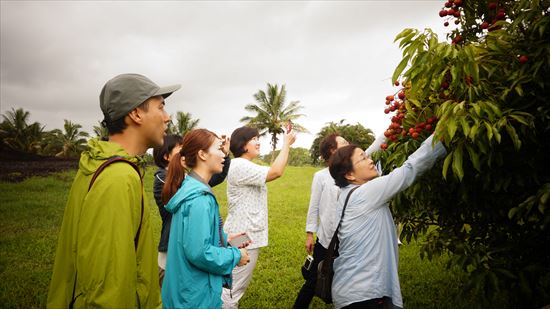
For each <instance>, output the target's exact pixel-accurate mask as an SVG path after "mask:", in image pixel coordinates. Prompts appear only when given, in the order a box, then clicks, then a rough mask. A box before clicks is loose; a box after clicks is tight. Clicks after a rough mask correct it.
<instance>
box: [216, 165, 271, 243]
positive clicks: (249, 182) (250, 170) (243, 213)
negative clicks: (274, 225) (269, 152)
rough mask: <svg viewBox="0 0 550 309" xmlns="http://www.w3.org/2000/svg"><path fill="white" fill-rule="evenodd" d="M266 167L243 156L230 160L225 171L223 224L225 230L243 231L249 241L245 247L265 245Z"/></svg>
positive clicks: (266, 237) (227, 231) (266, 240)
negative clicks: (225, 213) (224, 216)
mask: <svg viewBox="0 0 550 309" xmlns="http://www.w3.org/2000/svg"><path fill="white" fill-rule="evenodd" d="M268 171H269V166H261V165H258V164H255V163H253V162H251V161H249V160H247V159H243V158H235V159H233V160H231V165H230V166H229V171H228V173H227V204H228V205H227V207H228V214H227V218H226V220H225V224H224V230H225V232H226V233H240V232H247V234H248V236H249V237H250V239H251V240H252V243H251V244H250V245H249V246H248V247H247V248H248V249H255V248H260V247H265V246H267V244H268V230H267V224H268V221H267V186H266V178H267V173H268Z"/></svg>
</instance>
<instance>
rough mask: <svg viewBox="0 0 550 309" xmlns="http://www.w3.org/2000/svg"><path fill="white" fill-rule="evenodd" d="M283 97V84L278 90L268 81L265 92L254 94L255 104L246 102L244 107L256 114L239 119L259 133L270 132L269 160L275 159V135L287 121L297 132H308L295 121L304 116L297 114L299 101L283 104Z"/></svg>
mask: <svg viewBox="0 0 550 309" xmlns="http://www.w3.org/2000/svg"><path fill="white" fill-rule="evenodd" d="M285 98H286V89H285V85H282V86H281V88H280V90H279V86H277V85H271V84H269V83H268V84H267V91H266V92H264V91H263V90H259V91H258V92H257V93H255V94H254V99H255V100H256V104H248V105H246V106H245V108H244V109H246V110H247V111H249V112H252V113H256V115H255V116H253V117H251V116H246V117H243V118H242V119H241V122H244V123H246V125H248V126H251V127H255V128H257V129H258V130H259V131H260V134H261V135H265V134H268V133H269V134H271V147H272V151H271V162H273V160H274V159H275V149H276V148H277V142H278V140H279V139H278V138H277V135H279V134H282V133H283V132H284V126H285V125H286V124H287V123H288V121H292V122H293V129H294V130H296V131H297V132H308V131H307V130H306V129H305V128H304V127H302V126H301V125H299V124H297V123H296V121H295V120H296V119H298V118H300V117H302V116H304V115H303V114H298V111H299V110H300V109H302V106H300V105H299V104H300V101H292V102H290V103H289V104H288V105H286V106H285Z"/></svg>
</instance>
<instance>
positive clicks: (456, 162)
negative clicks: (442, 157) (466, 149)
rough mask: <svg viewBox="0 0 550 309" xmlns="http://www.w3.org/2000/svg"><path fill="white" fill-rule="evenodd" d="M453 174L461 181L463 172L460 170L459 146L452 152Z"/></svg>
mask: <svg viewBox="0 0 550 309" xmlns="http://www.w3.org/2000/svg"><path fill="white" fill-rule="evenodd" d="M452 167H453V173H454V174H455V175H456V176H458V179H459V180H460V181H462V178H463V177H464V170H462V147H461V146H459V147H458V148H457V149H455V150H454V151H453V165H452Z"/></svg>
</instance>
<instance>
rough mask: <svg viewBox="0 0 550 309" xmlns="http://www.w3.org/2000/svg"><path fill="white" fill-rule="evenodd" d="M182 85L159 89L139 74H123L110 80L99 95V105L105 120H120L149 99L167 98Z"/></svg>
mask: <svg viewBox="0 0 550 309" xmlns="http://www.w3.org/2000/svg"><path fill="white" fill-rule="evenodd" d="M180 88H181V85H172V86H167V87H159V86H158V85H157V84H155V83H154V82H153V81H151V80H150V79H149V78H147V77H145V76H143V75H139V74H121V75H118V76H115V77H114V78H112V79H111V80H109V81H108V82H107V83H106V84H105V86H103V89H102V90H101V94H100V95H99V105H100V106H101V111H102V112H103V115H104V116H105V118H109V119H111V120H118V119H120V118H122V117H124V116H126V115H127V114H128V113H130V112H131V111H132V110H134V109H135V108H136V107H138V106H139V105H140V104H141V103H143V102H145V101H146V100H147V99H149V98H151V97H154V96H158V95H161V96H163V97H164V98H167V97H168V96H169V95H171V94H172V93H173V92H174V91H176V90H178V89H180Z"/></svg>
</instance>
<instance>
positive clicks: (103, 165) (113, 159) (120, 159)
mask: <svg viewBox="0 0 550 309" xmlns="http://www.w3.org/2000/svg"><path fill="white" fill-rule="evenodd" d="M116 162H125V163H127V164H130V166H132V168H134V170H136V172H137V173H138V176H139V180H140V182H141V214H140V218H139V226H138V230H137V232H136V236H135V237H134V248H135V250H136V251H137V246H138V241H139V235H140V232H141V224H142V223H143V208H144V206H143V179H142V178H141V173H140V171H139V167H137V165H136V164H134V163H133V162H131V161H129V160H127V159H124V158H123V157H120V156H113V157H110V158H109V159H107V160H106V161H105V162H103V163H101V165H100V166H99V167H98V168H97V170H96V171H95V172H94V174H93V176H92V180H90V185H88V192H90V190H91V189H92V186H93V184H94V182H95V180H96V179H97V177H98V176H99V174H101V172H103V170H104V169H105V168H106V167H107V166H109V165H111V164H113V163H116ZM77 276H78V272H77V271H75V274H74V283H73V293H72V298H71V302H70V303H69V308H70V309H73V308H74V303H75V301H76V298H77V297H78V296H80V294H79V295H76V296H75V291H76V279H77ZM138 304H139V301H138Z"/></svg>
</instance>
